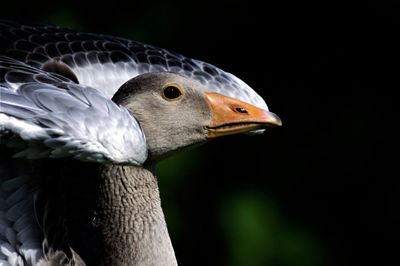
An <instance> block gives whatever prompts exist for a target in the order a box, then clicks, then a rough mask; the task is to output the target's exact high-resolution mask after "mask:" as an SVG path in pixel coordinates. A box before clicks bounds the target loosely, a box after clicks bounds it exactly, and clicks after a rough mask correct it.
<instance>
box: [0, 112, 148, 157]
mask: <svg viewBox="0 0 400 266" xmlns="http://www.w3.org/2000/svg"><path fill="white" fill-rule="evenodd" d="M6 130H8V131H11V132H13V133H14V134H16V135H18V136H19V137H21V139H23V140H24V141H26V142H27V143H33V145H32V146H30V147H29V146H28V147H27V148H26V149H24V150H23V151H21V152H18V153H17V154H15V157H25V158H28V159H36V158H43V157H50V158H60V157H74V158H76V159H79V160H82V161H91V162H99V163H107V162H109V163H117V164H131V165H141V164H143V162H144V161H145V160H146V158H147V152H146V153H144V154H143V156H141V157H140V158H127V156H126V153H125V152H124V151H122V150H123V147H121V149H119V150H116V149H115V148H114V147H111V148H114V149H113V150H112V151H110V150H108V149H107V148H106V147H104V145H102V144H101V143H99V142H96V141H93V140H85V139H77V138H73V137H70V136H68V134H66V133H65V132H63V131H62V130H59V129H44V128H42V127H40V126H38V125H34V124H30V123H27V122H25V121H23V120H20V119H17V118H14V117H10V116H7V115H5V114H1V113H0V132H2V131H6ZM50 134H57V135H59V136H60V137H57V138H56V139H57V140H62V142H64V143H65V145H64V146H61V147H59V148H55V149H53V148H51V147H48V146H46V145H45V144H44V141H46V140H50V139H54V138H53V137H51V135H50ZM36 142H39V143H40V144H39V145H38V144H37V143H36ZM0 143H1V139H0ZM35 144H36V145H35ZM41 144H42V145H41ZM38 149H39V150H38ZM41 155H42V156H41Z"/></svg>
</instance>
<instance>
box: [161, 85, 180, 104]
mask: <svg viewBox="0 0 400 266" xmlns="http://www.w3.org/2000/svg"><path fill="white" fill-rule="evenodd" d="M182 94H183V93H182V90H181V88H179V87H178V86H177V85H168V86H167V87H165V88H164V90H163V96H164V98H165V99H167V100H169V101H173V100H178V99H179V98H180V97H181V96H182Z"/></svg>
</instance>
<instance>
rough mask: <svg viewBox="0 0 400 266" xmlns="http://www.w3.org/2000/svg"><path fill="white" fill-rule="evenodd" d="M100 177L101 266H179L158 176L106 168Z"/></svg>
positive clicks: (131, 168)
mask: <svg viewBox="0 0 400 266" xmlns="http://www.w3.org/2000/svg"><path fill="white" fill-rule="evenodd" d="M100 178H101V181H100V188H99V198H98V204H99V205H98V207H99V208H98V213H97V217H96V221H95V223H96V224H97V226H98V229H99V232H100V238H101V239H102V242H103V251H104V255H103V256H102V257H103V259H102V265H142V266H147V265H166V266H167V265H168V266H169V265H177V262H176V259H175V254H174V250H173V248H172V244H171V240H170V238H169V235H168V230H167V226H166V223H165V219H164V214H163V212H162V209H161V202H160V195H159V191H158V186H157V180H156V178H155V176H154V175H153V174H152V173H151V172H150V171H148V170H146V169H144V168H142V167H135V166H118V165H104V166H101V169H100Z"/></svg>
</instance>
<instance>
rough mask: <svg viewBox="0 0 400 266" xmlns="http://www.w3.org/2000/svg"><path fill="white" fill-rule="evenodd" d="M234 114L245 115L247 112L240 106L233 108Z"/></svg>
mask: <svg viewBox="0 0 400 266" xmlns="http://www.w3.org/2000/svg"><path fill="white" fill-rule="evenodd" d="M235 110H236V112H239V113H242V114H247V110H246V109H245V108H243V107H241V106H239V107H236V108H235Z"/></svg>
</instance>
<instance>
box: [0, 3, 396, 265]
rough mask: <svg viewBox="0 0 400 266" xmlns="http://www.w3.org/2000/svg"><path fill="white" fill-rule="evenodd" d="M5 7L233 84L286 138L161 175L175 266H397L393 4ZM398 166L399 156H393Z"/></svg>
mask: <svg viewBox="0 0 400 266" xmlns="http://www.w3.org/2000/svg"><path fill="white" fill-rule="evenodd" d="M276 2H277V3H272V2H271V3H270V2H265V3H262V1H249V0H248V1H174V2H171V1H165V2H163V1H151V2H148V3H147V2H143V1H140V2H139V1H129V2H128V1H126V2H123V1H121V0H114V1H106V2H100V1H98V2H83V1H76V0H73V1H71V0H69V1H67V0H61V1H48V0H47V1H41V2H34V1H26V2H21V1H2V3H1V4H0V10H1V17H2V18H3V19H4V18H5V19H12V20H18V21H20V22H23V21H35V22H47V23H52V24H58V25H62V26H67V27H72V28H75V29H79V30H82V31H90V32H98V33H106V34H111V35H117V36H121V37H126V38H130V39H134V40H137V41H140V42H144V43H149V44H152V45H155V46H159V47H163V48H167V49H170V50H173V51H176V52H179V53H181V54H184V55H186V56H188V57H192V58H196V59H200V60H203V61H206V62H209V63H212V64H214V65H217V66H219V67H221V68H222V69H224V70H226V71H228V72H231V73H233V74H235V75H237V76H238V77H240V78H241V79H243V80H244V81H245V82H247V83H248V84H249V85H250V86H251V87H253V88H254V89H255V90H257V91H258V92H259V93H260V94H261V95H262V96H263V98H264V99H265V100H266V101H267V103H268V104H269V106H270V109H271V110H272V111H273V112H275V113H277V114H278V115H279V116H280V117H281V118H282V120H283V124H284V126H283V127H282V128H276V129H273V130H271V131H268V132H267V133H265V134H264V135H262V136H256V137H250V136H247V135H243V136H231V137H226V138H225V139H220V140H217V141H214V142H211V143H209V144H207V145H205V146H202V147H200V148H198V149H196V150H193V151H190V152H185V153H182V154H179V155H177V156H175V157H172V158H170V159H167V160H165V161H163V162H162V163H160V164H159V166H158V169H157V172H158V176H159V184H160V190H161V194H162V195H161V196H162V204H163V208H164V211H165V214H166V218H167V223H168V227H169V230H170V232H171V238H172V241H173V245H174V247H175V251H176V255H177V258H178V261H179V263H180V265H233V266H261V265H263V266H264V265H265V266H303V265H304V266H317V265H318V266H319V265H327V266H330V265H341V266H342V265H351V266H355V265H379V266H384V265H388V266H389V265H400V256H399V254H400V252H399V249H400V242H399V236H400V234H399V233H400V232H399V231H400V230H399V228H400V227H399V222H400V219H399V217H398V215H397V212H398V210H399V208H398V207H399V204H398V203H399V186H398V185H397V181H396V179H397V178H398V170H397V167H396V163H397V159H398V156H397V155H396V153H397V152H398V149H397V145H398V141H397V138H396V137H398V134H396V133H397V132H398V130H397V124H398V121H399V119H398V114H399V113H400V112H399V110H398V109H399V104H398V103H397V102H398V100H397V99H398V98H397V97H395V96H394V92H395V91H396V90H398V88H399V86H398V85H399V82H398V78H397V77H398V69H399V67H398V65H399V63H398V62H399V60H398V59H399V47H400V46H399V43H398V40H397V37H398V34H399V29H400V17H399V16H398V14H399V11H400V10H399V8H400V4H399V3H398V2H397V1H387V2H380V1H363V3H362V4H359V3H357V2H351V1H343V2H340V1H334V2H328V1H289V2H288V1H285V2H283V1H280V2H278V1H276ZM391 153H395V155H391Z"/></svg>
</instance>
